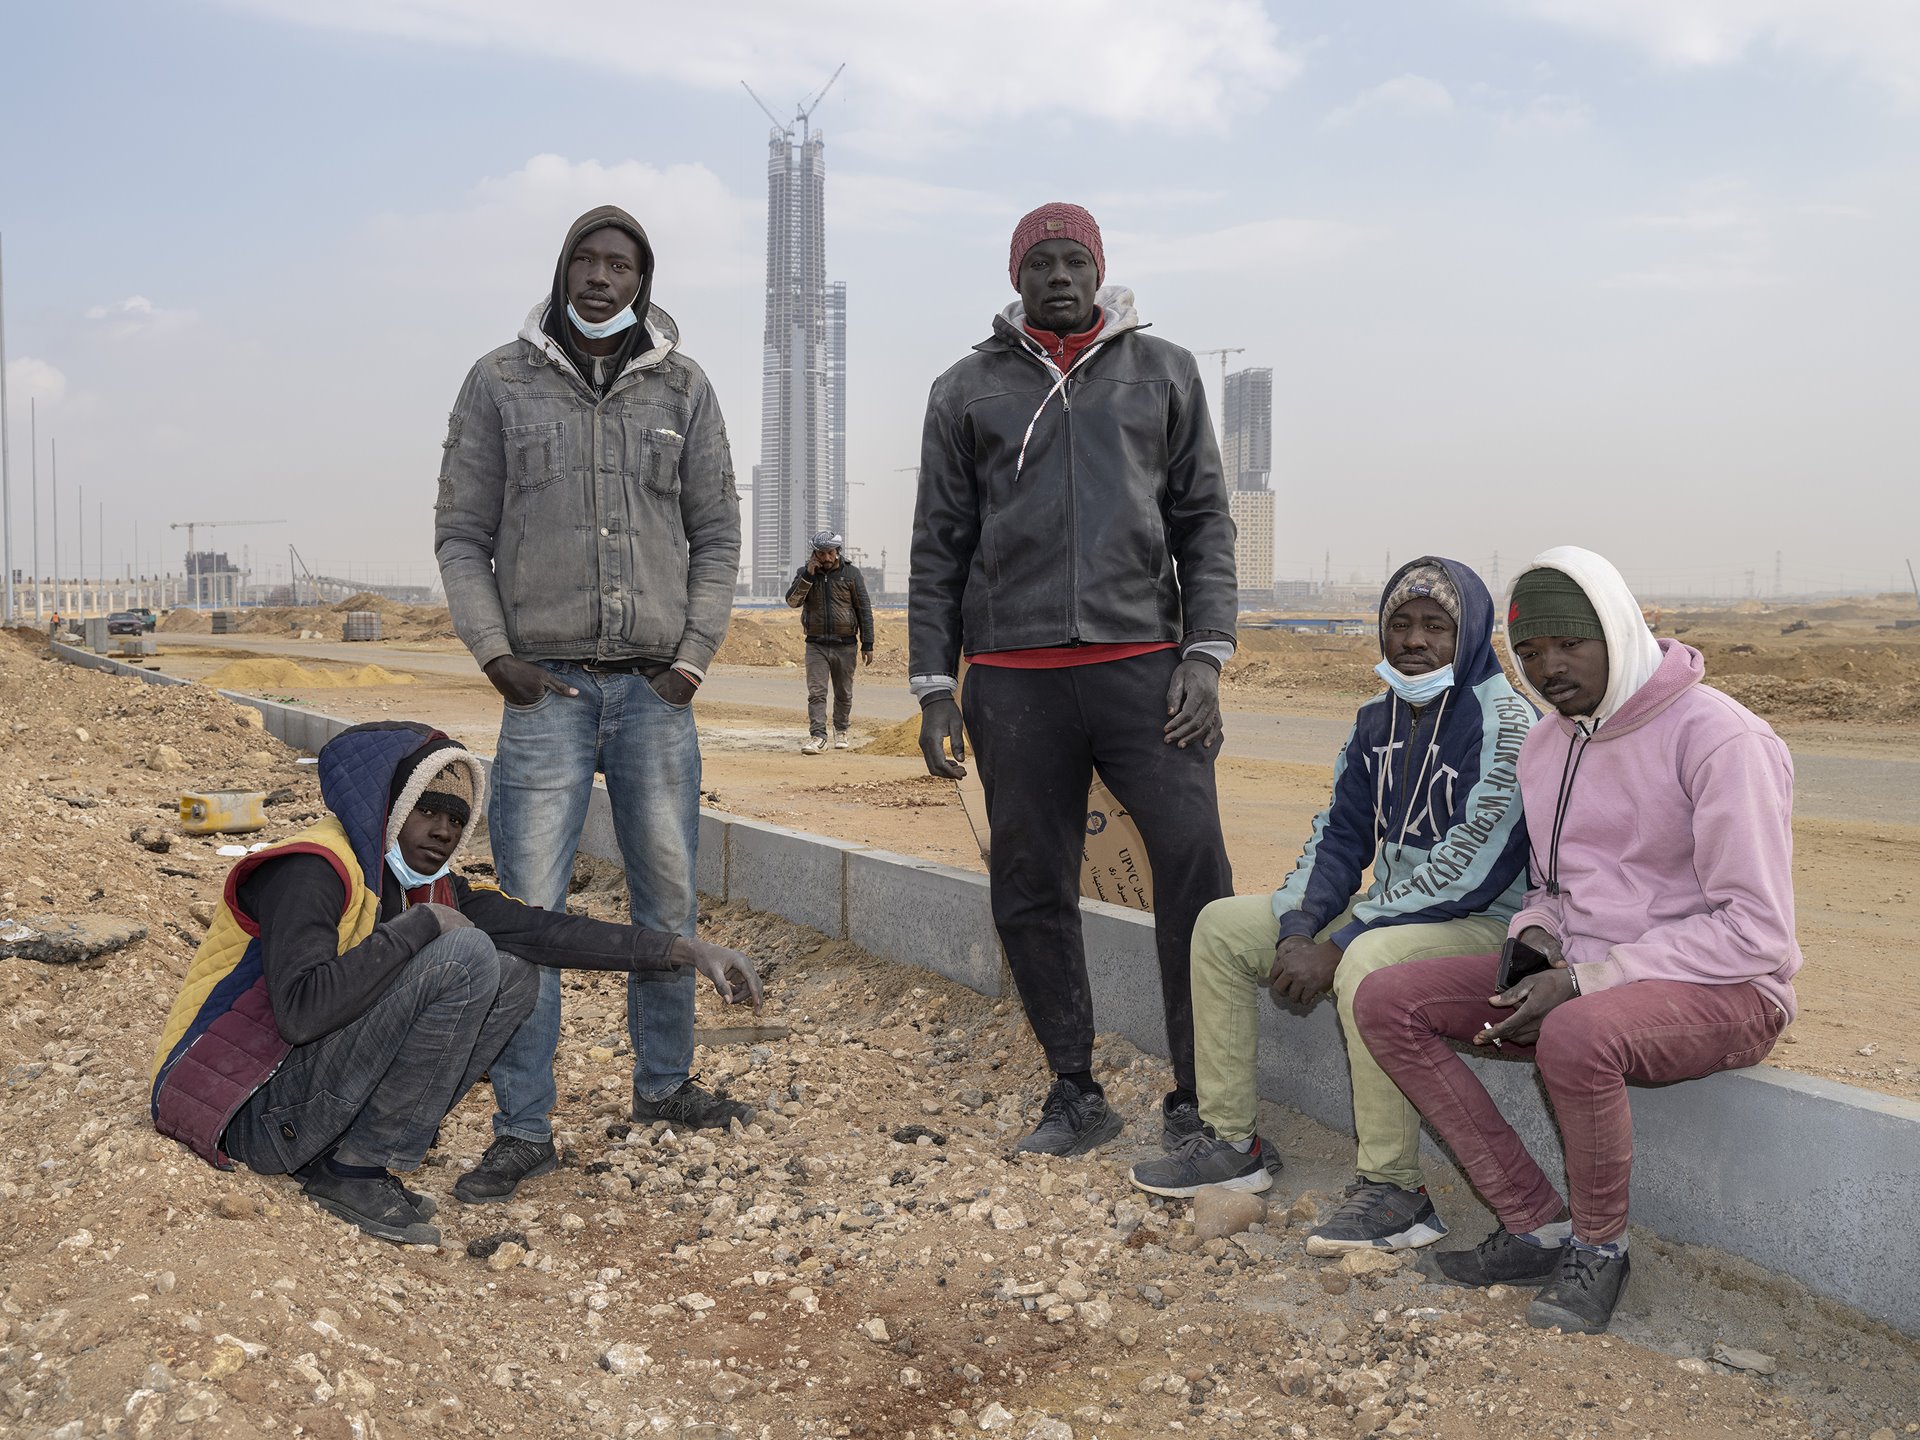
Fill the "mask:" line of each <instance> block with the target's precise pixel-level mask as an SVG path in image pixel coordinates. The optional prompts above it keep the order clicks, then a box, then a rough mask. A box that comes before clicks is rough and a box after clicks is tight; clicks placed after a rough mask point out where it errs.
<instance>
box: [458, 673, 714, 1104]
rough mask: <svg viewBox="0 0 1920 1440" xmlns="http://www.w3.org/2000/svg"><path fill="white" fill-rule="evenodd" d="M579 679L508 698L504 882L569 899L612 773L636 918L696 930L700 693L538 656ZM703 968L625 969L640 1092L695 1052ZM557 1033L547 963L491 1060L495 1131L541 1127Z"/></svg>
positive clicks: (497, 791)
mask: <svg viewBox="0 0 1920 1440" xmlns="http://www.w3.org/2000/svg"><path fill="white" fill-rule="evenodd" d="M540 663H541V664H542V665H543V666H544V667H545V668H546V669H548V670H550V671H552V672H553V673H554V674H555V675H557V676H559V677H560V678H561V679H563V680H565V681H566V682H567V684H569V685H571V686H573V687H574V688H575V689H577V690H578V691H579V692H580V693H579V694H578V695H575V696H566V695H560V694H556V693H554V692H552V691H549V692H548V693H547V694H545V695H543V696H542V697H541V698H540V699H538V700H536V701H535V702H534V703H533V704H531V705H508V706H506V707H505V712H504V713H503V714H502V716H501V719H500V740H499V743H498V744H497V745H496V746H495V748H494V752H493V793H492V795H491V796H490V797H489V799H488V803H487V808H488V816H487V832H488V834H489V836H490V837H491V839H492V844H493V863H494V868H495V870H496V872H497V873H498V875H499V880H500V887H501V888H502V889H503V890H505V891H506V892H507V893H508V894H509V895H512V896H514V897H515V898H516V899H519V900H524V901H525V902H526V903H528V904H529V905H538V906H540V907H542V908H543V909H547V910H565V908H566V903H567V882H568V881H569V880H570V879H571V878H572V876H573V857H574V852H575V851H576V850H577V849H578V848H579V845H580V831H581V827H582V825H583V824H584V823H585V821H586V818H587V801H588V799H589V797H591V795H592V794H593V776H594V772H595V771H596V770H598V771H599V772H600V773H601V774H603V775H605V776H606V780H607V796H608V798H609V799H610V800H611V801H612V802H613V828H614V834H615V837H616V838H617V840H618V841H619V844H620V857H621V860H622V862H623V864H624V865H625V868H626V872H627V896H628V914H629V916H630V917H631V918H632V920H633V923H634V924H636V925H643V926H645V927H646V928H648V929H649V930H660V931H666V932H668V933H672V934H679V935H691V934H693V922H694V915H695V909H696V905H697V901H696V900H695V898H694V891H693V873H694V850H695V847H696V846H697V845H698V843H699V838H700V737H699V735H698V733H697V732H696V731H695V729H694V723H693V707H692V706H691V705H669V704H668V703H667V702H666V701H665V700H662V699H661V698H660V697H659V695H657V694H656V693H655V692H654V689H653V687H652V686H651V685H649V684H648V683H647V680H646V677H645V676H643V675H608V674H594V673H593V672H591V671H588V670H584V669H582V668H581V667H580V666H578V665H572V664H568V663H566V662H565V661H559V660H543V661H541V662H540ZM693 987H694V972H693V971H691V970H678V971H672V972H668V973H666V974H662V975H658V976H657V978H656V976H655V975H654V974H651V973H650V974H648V975H645V976H641V975H631V976H629V977H628V978H627V1034H628V1035H629V1037H631V1039H632V1041H633V1093H634V1095H635V1096H636V1097H638V1098H641V1099H646V1100H658V1099H661V1098H662V1097H664V1096H667V1095H670V1094H672V1093H673V1092H674V1091H675V1090H677V1089H679V1088H680V1086H681V1085H682V1084H684V1083H685V1081H686V1079H687V1075H688V1072H689V1070H690V1069H691V1068H692V1065H693ZM559 1043H560V972H559V971H557V970H551V969H546V968H542V970H541V972H540V995H539V998H538V999H537V1000H536V1001H535V1002H534V1006H533V1013H532V1014H531V1015H529V1016H528V1017H527V1021H526V1023H525V1024H524V1025H522V1026H521V1027H520V1029H519V1030H518V1031H517V1032H516V1033H515V1034H514V1037H513V1039H511V1040H510V1041H508V1042H507V1047H506V1049H504V1050H502V1051H501V1052H500V1057H499V1058H498V1059H497V1060H495V1061H494V1063H493V1069H492V1075H493V1094H494V1101H495V1104H496V1106H497V1107H498V1108H497V1109H496V1110H495V1112H494V1117H493V1132H494V1134H496V1135H513V1136H517V1137H518V1138H520V1139H522V1140H535V1141H544V1140H548V1139H551V1138H552V1136H553V1127H552V1125H551V1123H550V1121H549V1118H548V1117H549V1116H550V1115H551V1114H552V1113H553V1107H554V1105H555V1104H556V1103H557V1101H558V1099H559V1096H558V1094H557V1092H556V1091H555V1089H554V1082H553V1054H554V1050H555V1048H556V1047H557V1046H558V1045H559Z"/></svg>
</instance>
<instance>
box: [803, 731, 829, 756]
mask: <svg viewBox="0 0 1920 1440" xmlns="http://www.w3.org/2000/svg"><path fill="white" fill-rule="evenodd" d="M826 748H827V737H826V736H824V735H809V736H808V737H807V740H806V743H805V744H804V745H802V746H801V747H800V753H801V754H802V755H818V754H819V753H820V752H821V751H822V750H824V749H826Z"/></svg>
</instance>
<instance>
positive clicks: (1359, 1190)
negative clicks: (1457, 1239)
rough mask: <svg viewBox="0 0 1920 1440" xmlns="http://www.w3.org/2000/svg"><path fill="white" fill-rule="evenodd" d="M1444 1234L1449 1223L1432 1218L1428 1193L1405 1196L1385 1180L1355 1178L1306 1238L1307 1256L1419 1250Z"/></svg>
mask: <svg viewBox="0 0 1920 1440" xmlns="http://www.w3.org/2000/svg"><path fill="white" fill-rule="evenodd" d="M1446 1233H1447V1225H1446V1222H1445V1221H1444V1220H1442V1219H1441V1218H1440V1217H1439V1216H1438V1215H1437V1214H1435V1213H1434V1209H1433V1201H1431V1200H1429V1199H1428V1198H1427V1192H1426V1187H1424V1186H1422V1187H1421V1188H1420V1189H1418V1190H1402V1189H1401V1188H1400V1187H1399V1186H1398V1185H1389V1184H1387V1183H1386V1182H1385V1181H1383V1180H1369V1179H1367V1178H1366V1177H1365V1176H1362V1175H1356V1176H1354V1177H1353V1183H1352V1184H1351V1185H1349V1186H1347V1194H1346V1199H1345V1200H1343V1201H1341V1203H1340V1208H1339V1209H1337V1210H1335V1211H1334V1212H1333V1216H1332V1218H1330V1219H1329V1220H1328V1221H1327V1223H1326V1224H1324V1225H1317V1226H1315V1227H1314V1228H1313V1229H1311V1230H1309V1231H1308V1232H1307V1254H1309V1255H1339V1254H1343V1253H1344V1252H1346V1251H1348V1250H1418V1249H1419V1248H1420V1247H1421V1246H1422V1245H1431V1244H1433V1242H1434V1241H1436V1240H1438V1239H1439V1238H1440V1237H1441V1236H1443V1235H1445V1234H1446Z"/></svg>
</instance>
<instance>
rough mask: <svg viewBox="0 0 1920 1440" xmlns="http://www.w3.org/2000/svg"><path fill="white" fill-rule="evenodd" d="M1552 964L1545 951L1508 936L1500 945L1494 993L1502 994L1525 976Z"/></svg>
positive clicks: (1535, 973)
mask: <svg viewBox="0 0 1920 1440" xmlns="http://www.w3.org/2000/svg"><path fill="white" fill-rule="evenodd" d="M1552 965H1553V961H1552V960H1551V959H1549V958H1548V957H1547V954H1546V952H1545V951H1542V950H1536V949H1534V948H1533V946H1531V945H1528V944H1526V943H1525V942H1524V941H1521V940H1518V939H1514V938H1512V937H1509V938H1508V940H1507V942H1506V943H1505V944H1504V945H1502V946H1501V947H1500V973H1499V975H1497V976H1496V977H1495V978H1494V982H1493V989H1494V993H1495V994H1496V995H1498V994H1504V993H1505V992H1506V991H1508V990H1510V989H1511V988H1513V986H1515V985H1517V984H1519V983H1520V981H1522V980H1524V979H1526V978H1527V976H1529V975H1538V974H1539V973H1540V972H1541V971H1542V970H1547V969H1550V968H1552Z"/></svg>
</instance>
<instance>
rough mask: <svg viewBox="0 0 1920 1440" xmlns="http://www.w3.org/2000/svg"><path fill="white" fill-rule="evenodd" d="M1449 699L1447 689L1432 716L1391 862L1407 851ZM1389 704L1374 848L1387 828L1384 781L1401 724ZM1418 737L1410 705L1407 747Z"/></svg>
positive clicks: (1396, 709)
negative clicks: (1415, 810) (1415, 801)
mask: <svg viewBox="0 0 1920 1440" xmlns="http://www.w3.org/2000/svg"><path fill="white" fill-rule="evenodd" d="M1452 698H1453V691H1452V690H1451V689H1448V690H1447V691H1446V692H1445V693H1444V694H1442V695H1441V697H1440V708H1439V710H1438V711H1436V712H1435V714H1434V717H1433V732H1432V733H1431V734H1430V735H1428V736H1427V753H1426V754H1424V755H1422V756H1421V757H1420V773H1419V774H1418V775H1416V776H1414V779H1413V784H1412V785H1411V786H1409V787H1408V789H1407V795H1406V807H1407V808H1406V809H1405V810H1404V811H1402V812H1401V815H1400V834H1399V837H1398V838H1397V839H1395V841H1394V842H1393V858H1394V859H1396V860H1398V859H1400V858H1401V854H1402V852H1403V851H1404V850H1405V849H1406V846H1407V827H1408V826H1410V825H1411V824H1412V823H1413V797H1414V796H1416V795H1418V794H1419V793H1420V787H1421V786H1422V785H1424V784H1426V781H1427V769H1428V767H1429V766H1431V765H1432V764H1433V752H1434V750H1435V749H1436V748H1437V747H1438V742H1439V739H1440V725H1441V722H1443V721H1444V720H1445V719H1446V718H1447V702H1448V701H1449V700H1451V699H1452ZM1388 703H1389V704H1391V705H1392V706H1393V708H1392V709H1391V710H1390V711H1388V712H1387V755H1386V763H1385V764H1384V765H1382V766H1381V767H1380V783H1379V784H1378V785H1376V786H1375V787H1374V791H1373V829H1374V843H1375V845H1376V846H1377V845H1378V844H1379V843H1380V842H1381V841H1383V840H1385V839H1386V838H1387V829H1388V827H1387V815H1386V809H1385V798H1386V790H1387V780H1388V778H1389V777H1390V776H1391V775H1392V773H1393V737H1394V733H1395V730H1396V727H1397V726H1398V724H1399V721H1400V701H1399V699H1398V698H1397V697H1392V698H1390V699H1389V701H1388ZM1419 736H1420V717H1419V716H1418V715H1417V714H1415V713H1414V710H1413V707H1412V706H1411V705H1409V706H1408V707H1407V744H1408V745H1412V744H1413V742H1414V741H1415V740H1417V739H1418V738H1419ZM1383 883H1384V879H1383Z"/></svg>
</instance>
